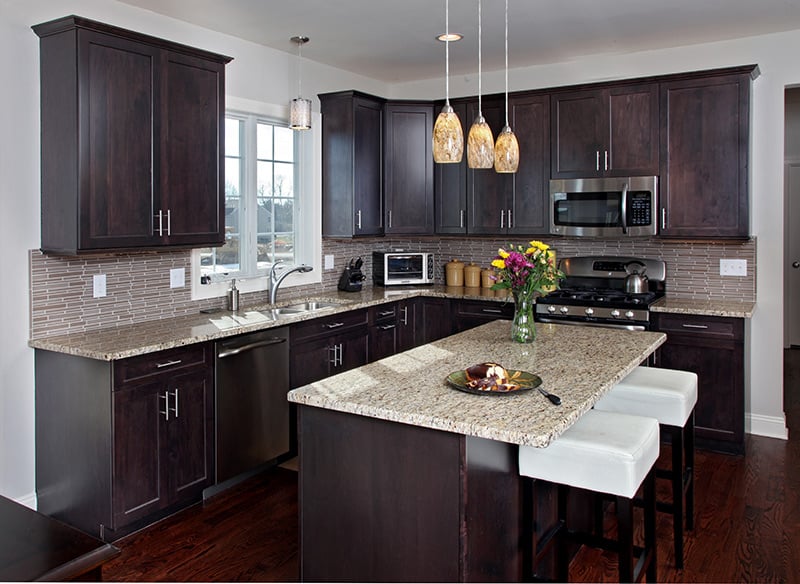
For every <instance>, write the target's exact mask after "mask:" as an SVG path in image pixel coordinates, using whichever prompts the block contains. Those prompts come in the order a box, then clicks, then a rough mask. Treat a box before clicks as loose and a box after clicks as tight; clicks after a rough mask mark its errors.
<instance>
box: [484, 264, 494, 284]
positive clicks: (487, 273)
mask: <svg viewBox="0 0 800 584" xmlns="http://www.w3.org/2000/svg"><path fill="white" fill-rule="evenodd" d="M494 275H495V274H494V270H493V269H491V268H487V269H485V270H483V271H482V272H481V286H483V287H484V288H491V287H492V286H494V283H495V280H493V279H492V276H494Z"/></svg>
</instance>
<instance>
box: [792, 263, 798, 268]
mask: <svg viewBox="0 0 800 584" xmlns="http://www.w3.org/2000/svg"><path fill="white" fill-rule="evenodd" d="M792 267H793V268H794V269H797V268H800V262H792Z"/></svg>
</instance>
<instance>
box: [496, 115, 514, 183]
mask: <svg viewBox="0 0 800 584" xmlns="http://www.w3.org/2000/svg"><path fill="white" fill-rule="evenodd" d="M517 168H519V142H517V137H516V136H515V135H514V132H513V131H512V130H511V128H509V127H508V126H503V129H502V130H500V133H499V134H498V135H497V142H496V143H495V145H494V169H495V171H496V172H517Z"/></svg>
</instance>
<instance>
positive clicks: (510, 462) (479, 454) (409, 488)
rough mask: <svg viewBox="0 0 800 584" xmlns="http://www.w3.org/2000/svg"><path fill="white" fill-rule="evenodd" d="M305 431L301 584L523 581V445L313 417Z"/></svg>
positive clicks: (317, 412)
mask: <svg viewBox="0 0 800 584" xmlns="http://www.w3.org/2000/svg"><path fill="white" fill-rule="evenodd" d="M298 428H299V453H300V479H299V489H300V492H299V503H300V577H301V579H302V580H304V581H337V580H338V581H360V582H397V581H403V582H420V581H425V582H443V581H447V582H455V581H461V582H474V581H482V582H490V581H504V582H511V581H520V580H522V579H523V578H522V575H523V564H524V560H523V555H526V554H523V553H522V549H523V548H524V547H526V546H523V545H521V544H522V543H523V536H522V534H523V533H524V531H523V521H525V520H526V518H527V521H531V520H532V513H531V512H530V508H529V507H528V505H525V507H526V508H527V509H526V510H524V509H523V499H524V500H525V501H526V502H527V503H528V504H530V499H529V498H528V497H523V488H522V481H521V480H520V477H519V474H518V472H517V448H518V447H517V445H515V444H506V443H503V442H496V441H492V440H486V439H483V438H474V437H468V436H463V435H460V434H454V433H449V432H442V431H438V430H431V429H427V428H420V427H417V426H412V425H407V424H400V423H395V422H388V421H385V420H379V419H375V418H368V417H363V416H358V415H354V414H348V413H342V412H336V411H332V410H325V409H320V408H315V407H309V406H299V407H298ZM528 549H529V548H528ZM526 571H527V570H526Z"/></svg>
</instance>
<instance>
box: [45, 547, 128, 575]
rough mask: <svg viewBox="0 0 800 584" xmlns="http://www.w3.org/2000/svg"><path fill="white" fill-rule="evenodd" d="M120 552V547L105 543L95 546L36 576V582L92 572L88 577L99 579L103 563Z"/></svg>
mask: <svg viewBox="0 0 800 584" xmlns="http://www.w3.org/2000/svg"><path fill="white" fill-rule="evenodd" d="M120 553H121V551H120V549H119V548H117V547H115V546H113V545H111V544H110V543H107V544H105V545H103V546H102V547H99V548H96V549H94V550H92V551H90V552H88V553H86V554H83V555H82V556H78V557H77V558H75V559H73V560H70V561H69V562H67V563H66V564H62V565H60V566H59V567H57V568H54V569H52V570H50V571H49V572H45V573H44V574H42V575H41V576H39V577H38V578H36V580H35V581H36V582H59V581H60V582H63V581H66V580H75V579H77V578H79V577H81V576H86V575H89V574H92V575H93V576H94V577H93V578H90V579H91V580H94V581H98V582H99V581H100V580H102V578H101V569H102V566H103V564H104V563H106V562H107V561H108V560H110V559H111V558H114V557H116V556H118V555H119V554H120Z"/></svg>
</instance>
